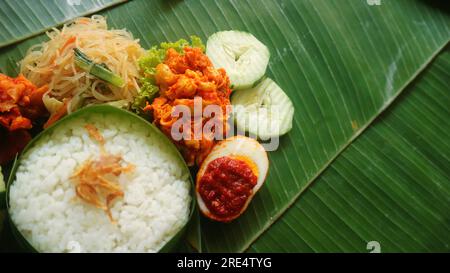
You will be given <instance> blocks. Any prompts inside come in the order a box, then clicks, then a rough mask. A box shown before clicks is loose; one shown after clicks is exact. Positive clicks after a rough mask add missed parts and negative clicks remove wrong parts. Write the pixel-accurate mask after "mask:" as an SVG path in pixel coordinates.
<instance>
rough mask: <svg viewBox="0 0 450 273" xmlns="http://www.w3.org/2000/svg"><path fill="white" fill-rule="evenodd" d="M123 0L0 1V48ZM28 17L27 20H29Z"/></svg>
mask: <svg viewBox="0 0 450 273" xmlns="http://www.w3.org/2000/svg"><path fill="white" fill-rule="evenodd" d="M126 1H127V0H91V1H81V0H63V1H61V0H21V1H16V0H3V1H0V47H4V46H8V45H11V44H15V43H17V42H20V41H22V40H25V39H27V38H29V37H32V36H35V35H38V34H41V33H43V32H45V31H46V30H49V29H51V28H52V27H55V26H57V25H59V24H61V23H63V22H66V21H69V20H71V19H73V18H76V17H80V16H84V15H87V14H91V13H94V12H98V11H100V10H102V9H105V8H108V7H111V6H114V5H117V4H120V3H123V2H126ZM30 19H31V20H30Z"/></svg>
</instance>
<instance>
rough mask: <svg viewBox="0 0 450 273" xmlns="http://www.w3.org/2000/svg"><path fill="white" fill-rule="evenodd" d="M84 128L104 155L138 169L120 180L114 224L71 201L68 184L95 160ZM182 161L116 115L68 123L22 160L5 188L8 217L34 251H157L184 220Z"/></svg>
mask: <svg viewBox="0 0 450 273" xmlns="http://www.w3.org/2000/svg"><path fill="white" fill-rule="evenodd" d="M87 123H90V124H93V125H94V126H96V127H97V128H98V129H99V131H100V133H101V134H102V135H103V136H104V138H105V141H106V145H105V148H106V151H107V152H108V153H110V154H120V155H122V157H123V159H124V161H125V162H126V163H124V164H128V163H131V164H133V165H135V166H136V169H135V170H134V171H133V172H132V173H128V174H122V175H121V176H120V178H119V181H120V184H121V186H122V189H123V190H124V193H125V196H124V198H117V199H116V201H115V203H114V205H113V206H112V208H111V212H112V216H113V218H114V220H116V221H117V224H112V223H111V221H110V220H109V218H108V216H107V214H106V213H105V212H104V211H103V210H101V209H98V208H95V207H94V206H92V205H89V204H86V203H85V202H84V201H82V200H80V199H79V198H78V197H76V194H75V186H74V183H73V181H71V180H70V179H69V177H70V176H71V175H72V174H73V172H74V171H75V170H76V169H77V168H78V167H79V166H81V165H82V164H83V163H84V162H85V161H86V160H87V159H89V158H91V157H92V158H97V157H98V156H99V155H100V149H99V145H98V143H96V142H95V141H93V140H92V139H91V138H90V137H89V135H88V133H87V131H86V129H85V128H84V126H85V125H86V124H87ZM182 164H183V163H182V161H181V159H180V158H178V157H177V155H176V154H173V153H172V152H170V151H169V150H168V149H167V145H165V142H161V137H160V136H159V135H157V134H155V133H151V132H149V130H148V128H144V126H143V124H139V125H137V124H131V123H130V121H129V120H124V119H123V118H122V117H119V116H114V115H109V116H108V117H105V116H102V115H97V116H96V118H95V120H81V119H77V120H72V121H68V122H67V123H65V124H64V125H63V126H60V127H58V128H57V130H55V131H53V132H52V133H51V134H50V135H48V136H46V137H43V138H41V139H40V140H39V141H38V142H37V143H36V144H35V146H34V147H33V148H32V149H31V150H29V152H27V153H26V155H25V156H24V157H22V161H21V164H20V166H19V168H18V171H17V175H16V181H15V182H14V183H13V185H12V186H11V191H10V214H11V218H12V220H13V222H14V223H15V225H16V227H17V228H18V230H19V231H20V232H21V233H22V234H23V235H24V237H25V238H26V239H27V240H28V242H30V243H31V245H32V246H33V247H34V248H36V249H37V250H38V251H40V252H79V251H81V252H157V251H158V250H160V249H161V248H162V247H163V246H164V245H165V244H166V243H167V242H168V241H169V240H170V239H171V238H172V237H173V236H174V235H175V234H176V233H177V232H178V231H179V230H180V229H181V228H182V227H183V226H184V225H185V224H186V222H187V221H188V217H189V206H190V201H191V199H190V198H191V197H190V195H189V190H190V184H189V183H190V182H189V174H188V173H186V172H185V169H184V168H183V167H182V166H183V165H182Z"/></svg>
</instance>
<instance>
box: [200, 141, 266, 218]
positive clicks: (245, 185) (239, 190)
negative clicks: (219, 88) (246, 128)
mask: <svg viewBox="0 0 450 273" xmlns="http://www.w3.org/2000/svg"><path fill="white" fill-rule="evenodd" d="M268 168H269V160H268V157H267V153H266V151H265V149H264V147H263V146H262V145H261V144H260V143H259V142H258V141H256V140H254V139H252V138H248V137H244V136H235V137H231V138H228V139H225V140H223V141H221V142H219V143H217V144H216V145H215V146H214V148H213V149H212V151H211V153H210V154H209V155H208V156H207V157H206V158H205V160H204V161H203V162H202V164H201V166H200V169H199V171H198V173H197V178H196V194H197V200H198V205H199V208H200V211H201V212H202V213H203V214H204V215H205V216H206V217H208V218H210V219H212V220H216V221H220V222H230V221H232V220H234V219H236V218H237V217H239V216H240V215H241V214H242V213H243V212H244V211H245V210H246V208H247V206H248V204H249V203H250V201H251V200H252V199H253V196H254V195H255V193H256V192H257V191H258V190H259V189H260V188H261V186H262V185H263V184H264V181H265V179H266V175H267V171H268Z"/></svg>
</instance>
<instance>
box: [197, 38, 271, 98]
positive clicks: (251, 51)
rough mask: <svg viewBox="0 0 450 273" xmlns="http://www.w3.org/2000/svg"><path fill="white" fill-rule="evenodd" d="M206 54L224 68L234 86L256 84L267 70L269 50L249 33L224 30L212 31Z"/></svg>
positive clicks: (247, 86)
mask: <svg viewBox="0 0 450 273" xmlns="http://www.w3.org/2000/svg"><path fill="white" fill-rule="evenodd" d="M206 55H207V56H208V57H209V58H210V59H211V62H212V63H213V64H214V66H215V67H216V68H224V69H225V71H226V72H227V74H228V77H230V81H231V84H232V87H233V88H234V89H246V88H250V87H252V86H253V84H254V83H255V82H256V81H257V80H259V79H260V78H261V77H262V76H263V75H264V74H265V73H266V68H267V64H268V63H269V58H270V52H269V49H267V47H266V46H265V45H264V44H263V43H261V42H260V41H259V40H258V39H256V38H255V36H253V35H252V34H250V33H247V32H242V31H233V30H230V31H221V32H217V33H215V34H213V35H211V36H210V37H209V39H208V42H207V44H206Z"/></svg>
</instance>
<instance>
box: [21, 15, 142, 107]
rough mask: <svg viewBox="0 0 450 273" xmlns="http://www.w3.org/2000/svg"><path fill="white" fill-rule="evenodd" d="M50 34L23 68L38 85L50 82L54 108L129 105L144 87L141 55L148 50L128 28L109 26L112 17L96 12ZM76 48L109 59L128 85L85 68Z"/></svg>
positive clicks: (95, 58)
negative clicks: (77, 58)
mask: <svg viewBox="0 0 450 273" xmlns="http://www.w3.org/2000/svg"><path fill="white" fill-rule="evenodd" d="M47 35H48V37H49V38H50V41H48V42H44V43H42V44H38V45H35V46H33V47H31V48H30V49H29V50H28V52H27V55H26V57H25V58H24V59H23V60H22V61H21V63H20V66H21V67H20V70H21V73H22V74H23V75H24V76H25V77H26V78H28V79H29V80H30V81H31V82H32V83H34V84H35V85H37V86H42V85H44V84H48V86H49V91H48V93H47V94H46V95H45V96H44V103H45V105H46V107H47V108H48V110H49V112H50V113H54V112H56V111H57V110H58V108H60V107H61V106H62V105H63V104H64V102H67V108H68V109H67V111H68V113H70V112H72V111H74V110H76V109H77V108H78V107H80V106H83V105H87V104H97V103H111V102H112V103H119V104H122V105H126V104H127V103H128V102H131V101H132V100H133V98H134V96H135V95H136V94H137V93H138V92H139V86H138V84H137V80H138V78H139V68H138V63H137V60H138V59H139V57H140V56H141V55H142V54H143V53H144V50H143V49H142V47H141V46H140V45H139V40H136V39H134V38H133V36H132V34H131V33H130V32H128V31H127V30H125V29H121V30H116V29H114V30H108V28H107V24H106V19H105V18H104V17H102V16H99V15H94V16H92V17H91V18H78V19H75V20H74V21H73V22H71V23H68V24H65V25H64V26H63V27H62V29H61V30H58V29H53V30H52V31H50V32H48V33H47ZM74 48H78V49H80V50H81V51H82V52H83V53H84V54H86V55H87V56H88V57H89V58H90V59H91V60H92V61H94V62H96V63H104V64H106V65H107V66H108V68H109V69H110V70H111V71H112V72H114V73H115V74H117V75H119V76H120V77H121V78H122V79H123V80H124V81H125V83H126V84H125V85H124V87H122V88H119V87H115V86H113V85H111V84H108V83H106V82H104V81H102V80H99V79H97V78H96V77H95V76H92V75H90V74H89V73H87V72H85V71H83V70H81V69H79V68H78V67H77V66H76V65H75V63H74V51H73V49H74Z"/></svg>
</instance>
